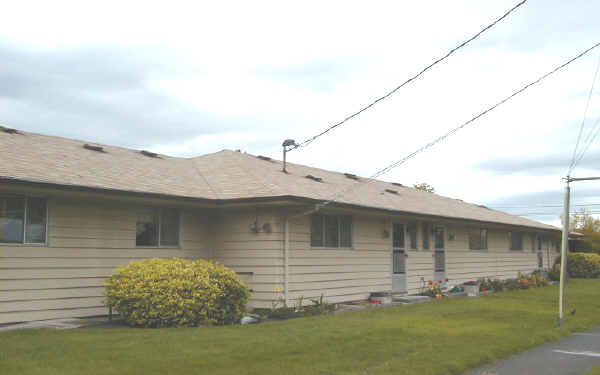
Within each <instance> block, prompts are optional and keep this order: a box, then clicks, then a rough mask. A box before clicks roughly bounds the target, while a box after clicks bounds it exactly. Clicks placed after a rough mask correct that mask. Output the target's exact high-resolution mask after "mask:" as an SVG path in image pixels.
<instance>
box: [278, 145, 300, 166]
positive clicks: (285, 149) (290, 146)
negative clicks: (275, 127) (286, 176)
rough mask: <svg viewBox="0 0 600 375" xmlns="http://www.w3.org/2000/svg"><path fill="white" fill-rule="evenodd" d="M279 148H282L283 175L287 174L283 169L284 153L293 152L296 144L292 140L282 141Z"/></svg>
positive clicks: (284, 163) (284, 164)
mask: <svg viewBox="0 0 600 375" xmlns="http://www.w3.org/2000/svg"><path fill="white" fill-rule="evenodd" d="M281 146H282V147H283V173H288V172H287V170H286V169H285V167H286V153H287V152H288V151H291V150H293V149H294V148H296V147H297V146H298V145H297V144H296V141H294V140H293V139H286V140H285V141H283V144H282V145H281Z"/></svg>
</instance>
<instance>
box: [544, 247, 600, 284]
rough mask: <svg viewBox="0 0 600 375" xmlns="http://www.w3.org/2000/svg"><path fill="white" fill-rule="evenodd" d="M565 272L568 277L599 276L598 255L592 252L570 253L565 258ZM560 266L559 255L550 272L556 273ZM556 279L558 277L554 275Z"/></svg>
mask: <svg viewBox="0 0 600 375" xmlns="http://www.w3.org/2000/svg"><path fill="white" fill-rule="evenodd" d="M567 260H568V262H567V272H568V274H569V277H573V278H578V279H594V278H600V255H598V254H592V253H570V254H569V256H568V258H567ZM559 268H560V257H559V258H557V259H556V263H555V264H554V267H553V269H552V271H551V272H552V273H553V274H556V275H558V273H559ZM556 279H558V278H557V277H556Z"/></svg>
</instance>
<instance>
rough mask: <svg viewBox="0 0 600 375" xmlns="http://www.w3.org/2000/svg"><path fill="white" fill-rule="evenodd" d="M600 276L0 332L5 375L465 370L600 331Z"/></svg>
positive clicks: (1, 367)
mask: <svg viewBox="0 0 600 375" xmlns="http://www.w3.org/2000/svg"><path fill="white" fill-rule="evenodd" d="M599 291H600V280H572V281H570V284H569V288H568V292H569V295H568V302H569V308H570V309H572V308H575V307H576V308H577V314H576V315H575V316H571V315H568V318H567V321H566V324H565V325H563V327H562V328H556V309H557V302H556V301H557V293H558V290H557V288H556V287H555V286H553V287H546V288H540V289H535V290H534V289H532V290H524V291H514V292H504V293H498V294H493V295H488V296H484V297H481V298H477V299H447V300H441V301H435V302H432V303H426V304H419V305H410V306H400V307H395V308H385V309H374V310H368V311H362V312H355V313H346V314H341V315H327V316H316V317H310V318H302V319H293V320H289V321H281V322H273V323H266V324H260V325H254V326H229V327H201V328H179V329H175V328H173V329H132V328H122V329H78V330H69V331H55V330H22V331H10V332H5V333H0V373H6V374H23V375H25V374H61V375H68V374H82V373H85V374H204V373H206V374H261V375H263V374H281V373H285V374H286V375H292V374H391V373H393V374H460V373H462V372H464V371H466V370H468V369H471V368H475V367H479V366H483V365H486V364H489V363H492V362H494V361H496V360H498V359H501V358H506V357H508V356H510V355H512V354H515V353H518V352H521V351H523V350H525V349H527V348H530V347H533V346H537V345H541V344H544V343H547V342H549V341H553V340H557V339H559V338H560V337H563V336H565V335H568V334H570V333H572V332H575V331H582V330H585V329H589V328H593V327H595V326H598V325H600V298H598V297H599Z"/></svg>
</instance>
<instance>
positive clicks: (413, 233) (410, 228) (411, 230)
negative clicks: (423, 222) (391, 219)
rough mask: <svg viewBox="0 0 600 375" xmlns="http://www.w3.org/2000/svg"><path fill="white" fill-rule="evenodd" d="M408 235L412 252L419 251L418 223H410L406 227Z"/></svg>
mask: <svg viewBox="0 0 600 375" xmlns="http://www.w3.org/2000/svg"><path fill="white" fill-rule="evenodd" d="M406 233H407V234H408V241H409V245H410V247H409V248H410V249H411V250H417V248H418V244H417V223H416V222H412V223H408V225H407V226H406Z"/></svg>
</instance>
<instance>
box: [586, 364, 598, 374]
mask: <svg viewBox="0 0 600 375" xmlns="http://www.w3.org/2000/svg"><path fill="white" fill-rule="evenodd" d="M585 375H600V366H598V367H594V368H593V369H591V370H590V371H588V372H586V373H585Z"/></svg>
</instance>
